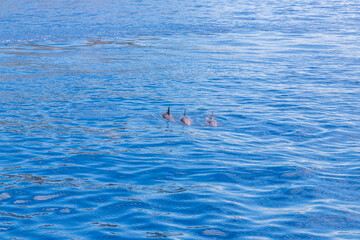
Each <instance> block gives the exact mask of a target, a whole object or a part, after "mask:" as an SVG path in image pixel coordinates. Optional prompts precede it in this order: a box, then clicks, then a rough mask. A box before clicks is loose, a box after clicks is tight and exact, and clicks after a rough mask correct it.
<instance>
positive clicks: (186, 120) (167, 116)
mask: <svg viewBox="0 0 360 240" xmlns="http://www.w3.org/2000/svg"><path fill="white" fill-rule="evenodd" d="M161 116H162V117H163V118H165V119H166V120H168V121H172V122H174V121H175V120H174V118H173V117H172V116H171V115H170V107H168V111H167V113H163V114H161ZM180 121H181V122H182V123H183V124H185V125H191V124H192V122H193V121H192V119H191V118H190V117H188V116H186V109H185V111H184V116H182V117H181V118H180ZM206 122H207V123H208V124H209V125H210V126H212V127H217V126H218V123H217V121H216V120H215V119H214V113H212V114H211V117H210V118H208V117H207V118H206Z"/></svg>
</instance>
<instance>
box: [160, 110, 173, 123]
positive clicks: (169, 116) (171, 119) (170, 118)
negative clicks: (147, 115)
mask: <svg viewBox="0 0 360 240" xmlns="http://www.w3.org/2000/svg"><path fill="white" fill-rule="evenodd" d="M161 116H162V117H163V118H165V119H166V120H168V121H172V122H174V119H173V117H172V116H171V115H170V107H168V111H167V113H163V114H161Z"/></svg>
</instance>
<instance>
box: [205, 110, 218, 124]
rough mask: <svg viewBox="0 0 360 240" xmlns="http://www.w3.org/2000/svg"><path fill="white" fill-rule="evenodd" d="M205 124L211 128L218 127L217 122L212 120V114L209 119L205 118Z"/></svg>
mask: <svg viewBox="0 0 360 240" xmlns="http://www.w3.org/2000/svg"><path fill="white" fill-rule="evenodd" d="M206 122H207V123H208V124H209V125H210V126H212V127H217V126H219V124H218V122H217V121H216V120H215V118H214V112H212V113H211V117H210V118H208V117H207V118H206Z"/></svg>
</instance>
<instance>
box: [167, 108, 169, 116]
mask: <svg viewBox="0 0 360 240" xmlns="http://www.w3.org/2000/svg"><path fill="white" fill-rule="evenodd" d="M167 114H169V115H170V107H168V112H167Z"/></svg>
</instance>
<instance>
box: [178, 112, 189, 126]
mask: <svg viewBox="0 0 360 240" xmlns="http://www.w3.org/2000/svg"><path fill="white" fill-rule="evenodd" d="M180 121H181V122H182V123H183V124H185V125H191V124H192V120H191V118H190V117H187V116H186V109H185V111H184V116H182V117H181V118H180Z"/></svg>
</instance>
